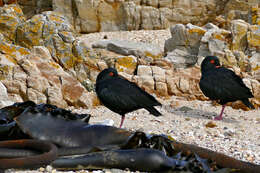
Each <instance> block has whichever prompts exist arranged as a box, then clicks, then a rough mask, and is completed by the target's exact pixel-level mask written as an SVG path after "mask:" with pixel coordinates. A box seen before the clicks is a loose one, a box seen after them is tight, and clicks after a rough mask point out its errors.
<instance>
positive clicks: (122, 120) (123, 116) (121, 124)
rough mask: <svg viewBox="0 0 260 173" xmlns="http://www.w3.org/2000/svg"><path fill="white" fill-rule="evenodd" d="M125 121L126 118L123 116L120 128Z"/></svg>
mask: <svg viewBox="0 0 260 173" xmlns="http://www.w3.org/2000/svg"><path fill="white" fill-rule="evenodd" d="M124 120H125V116H124V115H122V117H121V123H120V128H121V127H122V125H123V123H124Z"/></svg>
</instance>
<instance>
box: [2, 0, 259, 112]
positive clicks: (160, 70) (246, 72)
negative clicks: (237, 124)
mask: <svg viewBox="0 0 260 173" xmlns="http://www.w3.org/2000/svg"><path fill="white" fill-rule="evenodd" d="M5 2H6V1H5ZM25 2H27V3H29V1H24V3H25ZM30 2H36V1H30ZM187 2H189V3H190V4H187ZM37 3H43V1H37ZM52 3H53V4H56V7H57V8H59V10H62V8H63V5H64V6H66V9H71V5H72V6H73V9H74V10H75V9H77V10H78V11H76V12H75V11H72V13H71V16H69V17H68V19H67V18H66V17H64V16H63V15H62V14H59V13H57V12H53V11H48V12H43V13H41V14H36V15H34V16H32V17H31V18H29V19H27V20H26V17H25V15H23V12H22V10H21V8H20V7H19V6H18V5H15V4H12V5H5V6H4V7H0V25H1V26H2V27H0V88H1V89H2V90H1V94H0V106H1V105H3V106H5V105H8V104H11V103H13V102H20V101H26V100H32V101H34V102H36V103H50V104H54V105H57V106H59V107H63V108H65V107H67V106H75V107H84V108H90V107H92V106H96V105H99V104H100V103H99V101H98V99H97V97H96V94H95V92H94V88H95V80H96V77H97V75H98V73H99V72H100V71H101V70H103V69H105V68H107V67H115V68H116V69H117V70H118V71H119V73H120V75H122V76H124V77H125V78H127V79H128V80H131V81H133V82H135V83H137V84H138V85H139V86H140V87H141V88H143V89H145V90H146V91H147V92H149V93H153V94H155V95H157V96H159V97H165V98H167V97H169V96H171V95H177V96H183V97H185V98H186V99H188V100H193V99H200V100H205V99H207V98H206V97H204V95H203V94H202V92H201V91H200V89H199V86H198V82H199V79H200V68H199V66H200V63H201V61H202V59H203V58H204V57H205V56H206V55H217V56H218V57H219V58H220V60H221V63H222V64H223V65H226V66H228V67H230V68H233V70H234V71H235V72H236V73H237V74H238V75H241V76H242V77H243V78H244V80H245V82H246V84H247V85H248V87H249V88H250V89H251V90H252V92H253V94H254V96H255V98H253V99H252V103H253V104H254V105H255V106H256V107H257V106H260V95H259V93H260V84H259V81H260V50H259V45H260V44H259V40H260V38H259V33H260V32H259V30H260V29H259V25H257V23H256V22H257V21H258V20H257V19H256V17H255V16H258V12H257V13H256V11H257V10H256V9H257V8H253V7H254V6H252V8H249V11H250V13H252V14H251V16H252V21H254V23H252V24H250V23H247V22H245V21H244V20H241V19H236V17H237V16H236V15H237V14H241V15H242V14H244V13H238V12H237V11H236V10H237V8H238V6H239V5H237V6H236V5H234V4H233V5H234V6H232V4H229V6H230V8H231V9H232V10H233V12H232V13H230V14H233V13H234V14H236V15H235V16H230V14H229V12H228V10H226V12H227V13H228V14H229V16H228V17H229V18H227V19H224V18H221V17H219V18H218V21H220V23H216V24H217V25H215V24H212V23H208V24H206V25H203V26H197V25H193V24H190V23H188V24H176V25H173V26H171V28H170V32H171V37H170V38H169V39H168V40H167V41H166V42H165V46H164V51H163V50H161V49H159V48H158V47H155V46H153V45H151V44H148V43H142V42H133V41H130V40H115V39H111V40H109V39H105V40H101V41H98V42H96V43H95V44H94V45H92V46H91V45H90V44H89V43H88V41H87V40H84V37H81V36H78V37H77V36H76V35H77V33H76V32H75V28H76V30H78V31H82V29H84V32H89V31H88V30H91V32H92V31H95V30H96V29H98V31H99V30H102V29H104V30H108V28H110V29H112V30H117V29H122V28H123V29H140V28H144V29H158V28H160V27H162V25H165V26H166V25H169V24H170V23H171V22H167V21H166V19H167V20H168V19H169V18H165V19H163V18H164V17H165V16H163V15H162V13H163V14H166V13H167V10H169V9H171V10H172V11H175V12H176V11H177V12H178V13H180V14H183V15H182V17H183V18H181V19H179V18H176V20H183V21H184V23H185V21H189V20H191V19H192V20H193V19H194V20H195V21H197V20H198V19H196V18H194V16H189V15H190V13H192V14H193V13H196V14H200V15H201V20H200V21H197V22H198V24H202V23H203V22H202V21H203V20H204V19H205V20H206V18H207V20H208V19H209V18H211V15H205V14H204V13H203V14H202V13H200V12H201V11H198V10H197V9H200V10H202V11H203V10H204V7H205V3H204V1H200V5H199V6H198V4H197V3H198V2H197V1H192V2H191V1H184V2H183V1H174V2H173V1H167V0H164V1H123V0H122V1H88V0H82V1H66V2H65V1H63V0H56V1H55V0H53V1H52ZM218 3H220V2H218ZM234 3H235V4H236V3H238V1H236V2H234ZM59 4H61V5H59ZM86 4H88V5H87V6H86ZM191 4H192V5H193V6H190V5H191ZM213 4H215V1H212V2H211V1H209V2H208V4H207V5H206V6H207V8H208V10H209V11H210V9H212V10H213V7H215V6H214V5H213ZM238 4H239V3H238ZM242 4H244V5H246V6H247V7H249V6H248V4H247V3H242ZM27 5H28V4H27ZM39 6H40V5H39ZM56 7H55V8H56ZM90 7H91V8H90ZM92 7H93V8H92ZM175 7H179V8H175ZM182 7H185V8H189V10H188V11H183V10H181V9H182ZM195 7H196V8H195ZM224 7H225V6H224ZM250 7H251V6H250ZM86 8H87V9H89V10H88V11H86V10H85V9H86ZM97 9H99V10H100V11H99V10H98V13H96V12H97V11H96V10H97ZM103 9H105V10H104V11H103ZM214 10H216V9H214ZM219 10H220V11H221V9H219ZM222 10H225V8H223V9H222ZM232 10H231V11H232ZM243 10H245V9H244V8H242V9H241V11H243ZM241 11H240V12H241ZM203 12H205V11H203ZM207 12H208V11H207ZM107 14H109V16H107ZM118 14H120V15H118ZM67 15H70V14H69V13H68V14H67ZM84 15H87V16H86V17H88V20H84V21H83V20H82V21H81V19H83V18H78V17H79V16H84ZM157 15H160V17H161V18H160V20H158V18H157ZM171 15H176V14H175V13H172V12H171ZM204 15H205V16H204ZM115 16H116V17H115ZM187 16H189V17H187ZM213 16H214V15H213ZM204 17H205V18H204ZM184 18H185V19H184ZM233 18H235V20H231V19H233ZM122 19H124V20H122ZM202 19H203V20H202ZM222 19H223V20H222ZM96 20H97V21H96ZM229 20H230V21H229ZM69 21H70V22H71V21H72V25H71V23H70V22H69ZM114 21H117V22H114ZM118 21H119V22H118ZM73 22H74V23H73ZM83 22H85V23H83ZM174 22H176V21H174ZM174 22H172V23H174ZM200 22H202V23H200ZM222 24H223V25H222ZM73 26H75V28H74V27H73ZM79 26H80V27H79ZM140 26H141V27H140ZM220 26H224V28H220ZM95 27H97V28H96V29H95ZM93 28H94V29H93ZM232 106H233V107H237V108H240V107H241V104H240V103H237V102H236V103H232Z"/></svg>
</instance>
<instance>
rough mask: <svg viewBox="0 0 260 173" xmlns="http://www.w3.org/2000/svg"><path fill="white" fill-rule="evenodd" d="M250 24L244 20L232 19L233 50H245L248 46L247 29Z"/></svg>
mask: <svg viewBox="0 0 260 173" xmlns="http://www.w3.org/2000/svg"><path fill="white" fill-rule="evenodd" d="M248 27H249V24H248V23H246V22H245V21H243V20H240V19H239V20H233V21H231V27H230V30H231V33H232V47H231V50H233V51H234V50H238V51H245V49H246V48H247V31H248Z"/></svg>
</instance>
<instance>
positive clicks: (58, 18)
mask: <svg viewBox="0 0 260 173" xmlns="http://www.w3.org/2000/svg"><path fill="white" fill-rule="evenodd" d="M49 18H50V20H51V21H55V22H58V23H63V22H64V21H63V20H62V19H61V18H60V17H57V16H54V15H50V16H49Z"/></svg>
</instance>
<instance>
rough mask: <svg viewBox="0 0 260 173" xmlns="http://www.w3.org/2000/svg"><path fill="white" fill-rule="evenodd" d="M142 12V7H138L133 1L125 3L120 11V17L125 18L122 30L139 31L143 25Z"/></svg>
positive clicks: (122, 21) (122, 22)
mask: <svg viewBox="0 0 260 173" xmlns="http://www.w3.org/2000/svg"><path fill="white" fill-rule="evenodd" d="M141 10H142V7H141V6H140V5H136V4H135V3H134V2H132V1H128V2H124V3H123V4H122V5H121V6H120V10H119V11H118V15H119V16H123V20H121V26H122V30H126V31H131V30H138V29H139V28H140V25H141V22H142V21H141Z"/></svg>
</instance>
